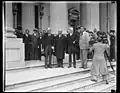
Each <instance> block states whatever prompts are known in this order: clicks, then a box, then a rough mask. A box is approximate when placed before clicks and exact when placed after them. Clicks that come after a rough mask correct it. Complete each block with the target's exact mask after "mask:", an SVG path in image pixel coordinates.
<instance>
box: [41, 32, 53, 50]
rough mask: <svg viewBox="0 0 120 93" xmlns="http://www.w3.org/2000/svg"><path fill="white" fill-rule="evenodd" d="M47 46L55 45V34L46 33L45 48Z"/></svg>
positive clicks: (44, 38)
mask: <svg viewBox="0 0 120 93" xmlns="http://www.w3.org/2000/svg"><path fill="white" fill-rule="evenodd" d="M47 46H54V35H52V34H51V35H50V36H48V34H45V35H44V37H43V48H44V49H45V48H46V47H47Z"/></svg>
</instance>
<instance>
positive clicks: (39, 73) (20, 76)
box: [6, 62, 115, 85]
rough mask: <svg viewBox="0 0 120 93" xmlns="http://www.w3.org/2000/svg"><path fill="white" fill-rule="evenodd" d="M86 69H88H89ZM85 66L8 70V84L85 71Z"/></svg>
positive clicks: (89, 64)
mask: <svg viewBox="0 0 120 93" xmlns="http://www.w3.org/2000/svg"><path fill="white" fill-rule="evenodd" d="M114 64H115V63H114ZM88 67H89V68H87V69H90V67H91V62H89V63H88ZM87 69H86V70H87ZM83 70H84V69H83V68H79V67H78V66H77V68H73V67H72V68H67V66H66V67H65V68H48V69H39V68H38V69H31V70H25V71H19V72H12V71H11V72H6V85H9V84H14V83H19V82H24V81H30V80H36V79H42V78H46V77H52V76H57V75H62V74H68V73H72V72H77V71H83Z"/></svg>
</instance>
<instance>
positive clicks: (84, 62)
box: [83, 49, 88, 68]
mask: <svg viewBox="0 0 120 93" xmlns="http://www.w3.org/2000/svg"><path fill="white" fill-rule="evenodd" d="M87 54H88V50H87V49H84V50H83V64H84V68H87Z"/></svg>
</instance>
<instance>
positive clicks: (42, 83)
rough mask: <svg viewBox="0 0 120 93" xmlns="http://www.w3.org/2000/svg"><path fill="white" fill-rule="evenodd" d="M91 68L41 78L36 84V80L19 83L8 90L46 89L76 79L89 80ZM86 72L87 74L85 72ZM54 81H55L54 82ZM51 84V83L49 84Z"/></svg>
mask: <svg viewBox="0 0 120 93" xmlns="http://www.w3.org/2000/svg"><path fill="white" fill-rule="evenodd" d="M88 71H89V70H83V71H81V72H80V71H79V72H74V73H72V74H66V75H63V76H57V77H54V78H48V79H44V80H39V81H38V82H36V83H37V84H35V82H33V84H29V83H28V84H27V85H24V86H23V85H19V84H18V86H17V87H18V88H16V86H14V87H13V88H15V89H9V90H6V91H8V92H10V91H17V92H18V91H24V92H27V91H31V90H32V91H37V90H40V91H44V90H46V89H51V88H52V87H53V86H55V87H56V86H57V87H58V86H61V85H62V86H63V85H65V86H66V85H67V84H68V85H69V83H73V82H76V81H81V80H87V79H88V78H90V73H88ZM85 73H86V74H85ZM53 81H54V83H53ZM48 84H49V85H48Z"/></svg>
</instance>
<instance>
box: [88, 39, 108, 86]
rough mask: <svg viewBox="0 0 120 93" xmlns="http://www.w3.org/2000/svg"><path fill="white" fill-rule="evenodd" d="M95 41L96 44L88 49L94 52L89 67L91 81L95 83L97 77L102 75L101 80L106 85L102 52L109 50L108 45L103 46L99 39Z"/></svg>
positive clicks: (106, 73)
mask: <svg viewBox="0 0 120 93" xmlns="http://www.w3.org/2000/svg"><path fill="white" fill-rule="evenodd" d="M97 41H98V42H97V43H95V44H94V45H93V46H92V47H91V48H90V51H92V50H94V57H93V60H92V61H93V62H92V67H91V75H92V79H91V80H92V81H95V82H97V79H98V76H99V75H102V77H103V80H105V81H106V84H108V69H107V63H106V60H105V57H104V52H105V50H107V49H108V48H109V45H108V44H103V43H102V39H101V38H100V37H98V38H97Z"/></svg>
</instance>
